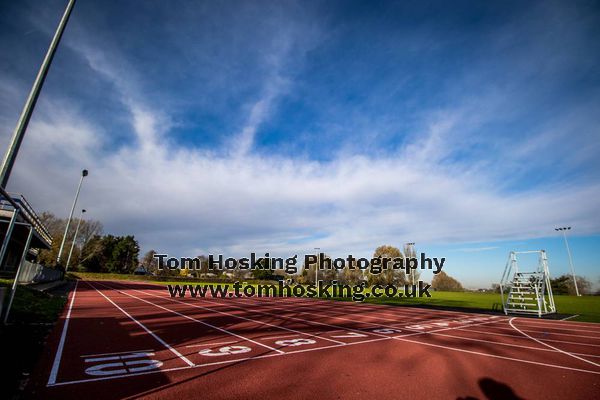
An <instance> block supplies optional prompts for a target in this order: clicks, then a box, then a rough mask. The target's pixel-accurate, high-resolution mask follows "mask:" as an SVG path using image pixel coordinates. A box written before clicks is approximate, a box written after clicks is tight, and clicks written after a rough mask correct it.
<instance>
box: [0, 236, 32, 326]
mask: <svg viewBox="0 0 600 400" xmlns="http://www.w3.org/2000/svg"><path fill="white" fill-rule="evenodd" d="M32 236H33V226H30V227H29V235H27V242H26V243H25V248H24V249H23V255H22V256H21V262H20V263H19V266H18V267H17V273H16V274H15V280H14V281H13V284H12V288H11V290H10V299H9V300H8V305H7V306H6V312H5V313H4V325H6V321H8V314H9V313H10V308H11V307H12V303H13V299H14V298H15V292H16V291H17V284H18V283H19V275H20V274H21V268H22V267H23V264H24V263H25V257H26V256H27V252H28V251H29V245H30V244H31V237H32Z"/></svg>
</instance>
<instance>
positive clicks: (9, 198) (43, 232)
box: [0, 187, 52, 246]
mask: <svg viewBox="0 0 600 400" xmlns="http://www.w3.org/2000/svg"><path fill="white" fill-rule="evenodd" d="M0 209H3V210H6V209H9V210H10V209H12V210H15V209H18V210H19V214H20V216H21V217H23V219H25V221H26V222H27V223H29V224H30V225H31V226H33V228H34V230H35V231H36V232H37V233H38V235H40V237H41V238H42V239H43V240H45V241H46V242H47V243H48V244H49V245H50V246H51V245H52V235H50V232H48V229H47V228H46V226H45V225H44V224H43V223H42V221H41V220H40V217H39V216H38V215H37V213H36V212H35V211H34V210H33V207H31V204H29V202H28V201H27V200H26V199H25V197H23V195H22V194H18V193H8V192H6V191H5V190H4V189H3V188H1V187H0Z"/></svg>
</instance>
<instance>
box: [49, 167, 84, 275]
mask: <svg viewBox="0 0 600 400" xmlns="http://www.w3.org/2000/svg"><path fill="white" fill-rule="evenodd" d="M86 176H88V170H87V169H84V170H83V171H81V179H80V180H79V185H78V186H77V192H75V200H74V201H73V207H71V213H70V214H69V219H68V220H67V226H66V227H65V233H64V234H63V238H62V242H61V244H60V249H59V250H58V257H57V258H56V263H57V264H60V257H61V256H62V251H63V248H64V247H65V240H66V239H67V233H68V232H69V226H70V225H71V219H72V218H73V212H74V211H75V206H76V205H77V199H78V198H79V191H80V190H81V184H82V183H83V178H85V177H86Z"/></svg>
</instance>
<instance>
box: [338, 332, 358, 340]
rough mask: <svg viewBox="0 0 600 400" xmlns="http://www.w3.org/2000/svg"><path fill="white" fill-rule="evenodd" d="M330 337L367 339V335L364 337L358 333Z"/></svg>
mask: <svg viewBox="0 0 600 400" xmlns="http://www.w3.org/2000/svg"><path fill="white" fill-rule="evenodd" d="M331 337H332V338H336V339H343V338H359V337H367V335H365V334H364V333H358V332H346V333H345V334H343V335H337V336H331Z"/></svg>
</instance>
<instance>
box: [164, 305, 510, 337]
mask: <svg viewBox="0 0 600 400" xmlns="http://www.w3.org/2000/svg"><path fill="white" fill-rule="evenodd" d="M161 297H162V296H161ZM245 301H248V299H246V300H245ZM252 301H253V303H251V304H254V305H260V306H261V307H263V308H264V309H270V310H283V311H290V312H294V313H299V314H309V315H315V311H314V310H310V312H305V311H299V310H298V309H297V308H296V309H292V308H288V307H280V306H267V305H265V303H264V302H261V301H258V302H256V301H255V300H254V299H252ZM302 309H306V307H302ZM318 311H324V312H327V314H326V315H327V316H329V317H331V318H336V319H340V320H345V321H351V322H354V323H361V324H367V325H371V326H376V327H385V328H395V329H404V330H409V331H413V332H414V333H415V334H423V333H424V331H423V330H419V329H412V328H410V327H411V326H417V325H430V324H436V323H442V322H445V321H450V322H452V321H458V322H457V323H462V324H465V325H466V326H470V325H467V324H469V321H470V320H473V321H474V322H476V320H477V319H483V318H485V319H494V320H495V321H502V320H504V318H503V317H502V316H497V315H491V316H490V315H486V314H475V315H471V316H469V317H466V318H463V319H461V318H444V319H427V320H422V321H414V322H411V321H406V322H404V323H398V324H393V325H390V324H387V325H386V324H385V323H375V322H369V321H362V320H357V319H349V318H344V317H340V316H339V315H345V316H346V315H348V313H347V312H343V311H336V310H333V309H331V308H328V309H322V308H321V309H320V310H318ZM357 314H359V313H357ZM360 315H364V316H366V317H368V318H372V319H375V320H380V319H385V318H378V317H377V316H375V315H368V314H360ZM464 320H466V322H464ZM461 321H463V322H461ZM471 325H472V324H471Z"/></svg>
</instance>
